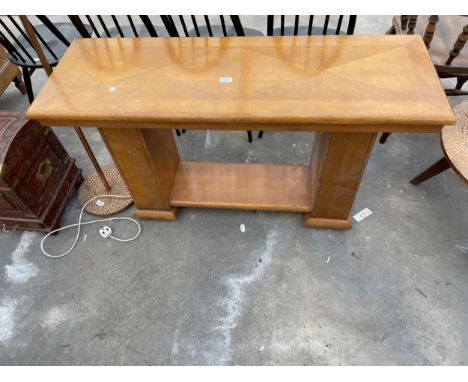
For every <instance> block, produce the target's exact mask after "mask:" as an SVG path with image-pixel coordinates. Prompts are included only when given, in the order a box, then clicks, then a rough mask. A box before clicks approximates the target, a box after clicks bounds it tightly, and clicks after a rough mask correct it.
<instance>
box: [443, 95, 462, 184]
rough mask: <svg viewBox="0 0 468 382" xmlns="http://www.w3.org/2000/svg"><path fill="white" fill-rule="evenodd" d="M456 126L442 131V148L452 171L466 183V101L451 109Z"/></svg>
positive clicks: (447, 127)
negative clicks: (455, 119)
mask: <svg viewBox="0 0 468 382" xmlns="http://www.w3.org/2000/svg"><path fill="white" fill-rule="evenodd" d="M453 112H454V114H455V117H456V118H457V124H456V125H453V126H444V127H443V129H442V148H443V150H444V152H445V156H446V157H447V160H448V161H449V162H450V164H451V166H452V168H453V170H454V171H455V172H456V173H457V174H458V175H459V176H460V177H461V178H462V179H463V180H464V181H465V183H468V101H465V102H462V103H461V104H459V105H457V106H455V107H454V108H453Z"/></svg>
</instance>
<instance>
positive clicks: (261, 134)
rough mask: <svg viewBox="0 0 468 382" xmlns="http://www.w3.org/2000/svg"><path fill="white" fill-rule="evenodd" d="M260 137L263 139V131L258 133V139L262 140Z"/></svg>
mask: <svg viewBox="0 0 468 382" xmlns="http://www.w3.org/2000/svg"><path fill="white" fill-rule="evenodd" d="M262 137H263V130H260V131H259V132H258V139H262Z"/></svg>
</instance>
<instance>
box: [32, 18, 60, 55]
mask: <svg viewBox="0 0 468 382" xmlns="http://www.w3.org/2000/svg"><path fill="white" fill-rule="evenodd" d="M31 29H32V30H33V32H34V34H35V35H36V37H37V38H38V39H39V41H40V42H41V43H42V45H44V46H45V48H46V49H47V51H48V52H49V53H50V55H51V56H52V57H53V58H55V59H56V60H57V59H58V56H57V55H56V54H55V52H54V51H53V50H52V49H51V48H50V46H49V44H47V42H46V40H45V39H44V37H42V35H41V34H40V33H38V31H37V29H36V28H34V26H33V25H31Z"/></svg>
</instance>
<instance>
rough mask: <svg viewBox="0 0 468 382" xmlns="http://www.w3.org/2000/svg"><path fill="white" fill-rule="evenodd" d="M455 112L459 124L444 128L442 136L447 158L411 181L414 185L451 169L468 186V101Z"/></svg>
mask: <svg viewBox="0 0 468 382" xmlns="http://www.w3.org/2000/svg"><path fill="white" fill-rule="evenodd" d="M453 112H454V114H455V116H456V117H457V124H456V125H455V126H444V127H443V129H442V133H441V136H440V138H441V139H440V141H441V146H442V150H443V152H444V155H445V156H444V157H443V158H442V159H440V160H439V161H437V162H436V163H434V164H433V165H432V166H431V167H429V168H428V169H427V170H425V171H423V172H422V173H421V174H419V175H418V176H416V177H415V178H414V179H413V180H411V183H412V184H414V185H418V184H421V183H422V182H424V181H426V180H428V179H430V178H432V177H433V176H435V175H437V174H440V173H441V172H443V171H445V170H447V169H448V168H450V167H451V168H452V169H453V170H454V171H455V173H456V174H457V175H458V176H459V177H460V178H461V179H462V180H463V181H464V182H465V183H466V184H468V101H465V102H463V103H461V104H459V105H457V106H455V107H454V109H453Z"/></svg>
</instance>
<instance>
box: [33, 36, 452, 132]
mask: <svg viewBox="0 0 468 382" xmlns="http://www.w3.org/2000/svg"><path fill="white" fill-rule="evenodd" d="M27 117H28V118H30V119H38V120H40V121H41V122H43V123H45V124H48V125H64V126H74V125H79V126H98V127H128V123H135V127H156V128H158V127H159V128H174V127H176V126H177V125H180V124H183V125H184V126H186V127H187V128H219V129H226V130H237V129H239V130H241V129H245V128H246V126H247V127H248V126H250V127H254V129H255V128H256V127H258V128H259V129H260V128H261V129H263V130H306V131H307V130H310V131H313V130H322V131H323V130H326V131H347V132H354V131H355V132H362V131H372V132H376V131H405V132H438V131H440V128H441V126H442V125H446V124H453V123H454V122H455V119H454V116H453V114H452V111H451V109H450V106H449V103H448V101H447V98H446V96H445V94H444V91H443V89H442V86H441V84H440V81H439V79H438V77H437V74H436V72H435V69H434V66H433V65H432V63H431V60H430V58H429V55H428V53H427V50H426V48H425V46H424V43H423V42H422V39H421V37H420V36H291V37H220V38H218V37H210V38H115V39H113V38H103V39H97V38H92V39H77V40H74V42H73V43H72V44H71V46H70V47H69V48H68V50H67V52H66V53H65V55H64V56H63V58H62V60H61V61H60V63H59V64H58V66H57V67H56V69H55V70H54V72H53V74H52V76H51V77H50V78H49V80H48V81H47V83H46V84H45V86H44V87H43V89H42V90H41V91H40V93H39V95H38V96H37V97H36V99H35V101H34V103H33V104H32V106H31V107H30V108H29V110H28V112H27Z"/></svg>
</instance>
